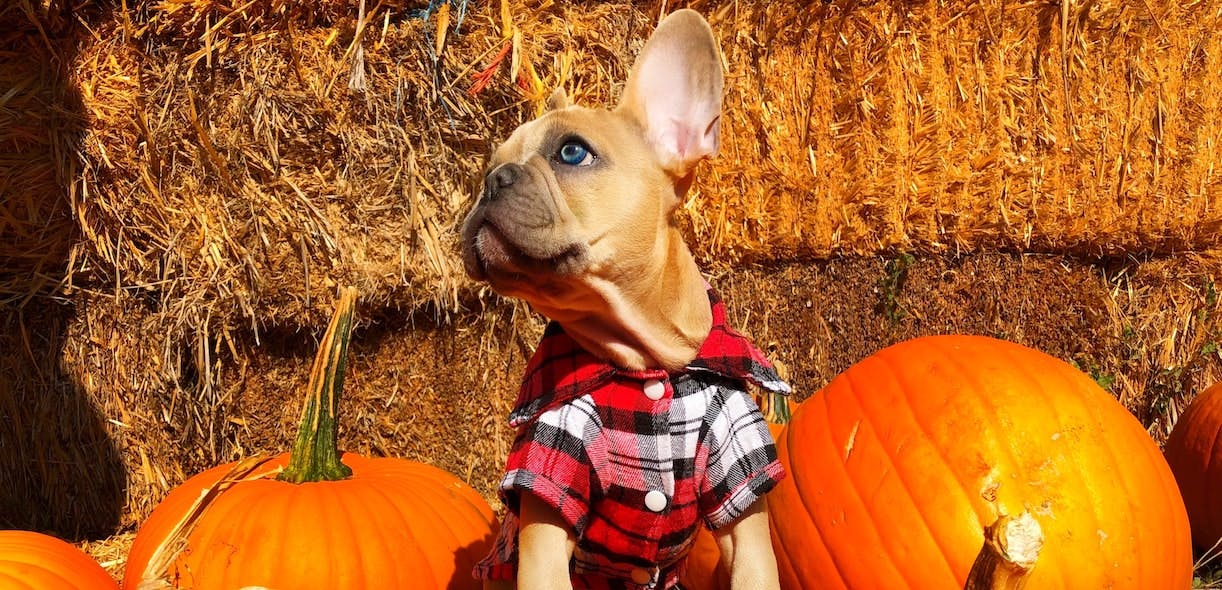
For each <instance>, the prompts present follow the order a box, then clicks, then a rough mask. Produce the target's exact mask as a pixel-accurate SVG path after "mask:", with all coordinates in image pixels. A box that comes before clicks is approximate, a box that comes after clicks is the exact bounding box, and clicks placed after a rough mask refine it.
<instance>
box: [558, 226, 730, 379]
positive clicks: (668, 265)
mask: <svg viewBox="0 0 1222 590" xmlns="http://www.w3.org/2000/svg"><path fill="white" fill-rule="evenodd" d="M665 236H666V238H667V239H666V243H664V244H661V245H660V247H661V249H660V251H659V254H661V255H662V256H663V259H664V263H663V264H660V265H654V266H652V267H651V269H650V270H649V271H647V272H641V273H639V274H636V275H634V276H620V277H616V278H615V279H614V280H608V279H606V278H599V277H594V278H591V279H590V280H589V282H587V286H588V288H589V289H590V290H591V291H592V293H593V295H594V296H595V297H597V298H599V299H601V300H602V301H604V302H605V307H603V308H602V309H601V310H600V311H598V312H591V313H587V314H581V315H577V316H573V317H568V318H565V320H562V321H560V325H561V326H562V327H564V329H565V332H566V333H568V334H569V336H571V337H572V338H573V340H575V341H576V342H577V343H578V344H579V345H581V347H582V348H585V349H586V350H587V351H589V352H590V353H592V354H594V355H595V356H597V357H599V358H602V359H604V360H606V361H608V362H610V363H611V364H613V365H615V366H617V367H620V368H623V369H630V370H643V369H663V370H667V371H678V370H681V369H683V368H684V367H685V366H686V365H687V364H688V363H689V362H691V361H692V360H693V359H694V358H695V357H696V354H697V353H698V352H699V350H700V346H701V344H703V343H704V340H705V338H706V337H707V336H708V334H709V330H710V329H711V328H712V323H713V316H712V310H711V308H710V306H709V296H708V286H707V283H706V282H705V280H704V277H703V276H702V275H701V274H700V269H699V268H698V267H697V266H696V262H695V260H693V259H692V255H691V253H690V251H689V250H688V248H687V245H686V244H685V243H684V242H683V239H682V237H681V236H680V235H679V232H678V230H677V229H674V228H670V230H669V231H667V232H666V233H665Z"/></svg>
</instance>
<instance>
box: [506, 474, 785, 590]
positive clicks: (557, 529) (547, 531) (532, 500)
mask: <svg viewBox="0 0 1222 590" xmlns="http://www.w3.org/2000/svg"><path fill="white" fill-rule="evenodd" d="M519 514H520V521H521V528H520V529H519V531H518V588H519V589H521V590H573V582H572V581H571V580H570V579H569V560H571V559H572V557H573V549H574V548H575V547H576V546H577V540H576V539H575V538H574V537H573V533H572V531H571V530H569V526H568V523H566V522H565V521H564V519H563V518H561V516H560V514H559V513H557V512H556V510H555V509H554V508H552V507H551V506H548V505H547V504H545V503H543V502H542V501H541V500H539V499H538V498H536V497H535V496H533V495H531V494H522V499H521V506H520V510H519ZM767 524H768V523H767V521H765V522H764V525H765V526H767ZM767 532H768V531H767V529H766V528H765V529H764V533H765V535H766V534H767Z"/></svg>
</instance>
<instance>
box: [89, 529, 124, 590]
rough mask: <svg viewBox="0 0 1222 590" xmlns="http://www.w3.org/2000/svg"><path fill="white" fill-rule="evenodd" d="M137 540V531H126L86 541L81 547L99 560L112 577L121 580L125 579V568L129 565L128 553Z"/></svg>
mask: <svg viewBox="0 0 1222 590" xmlns="http://www.w3.org/2000/svg"><path fill="white" fill-rule="evenodd" d="M135 540H136V533H134V532H126V533H118V534H115V535H111V536H109V537H106V538H104V539H97V540H92V541H84V542H82V543H81V544H80V545H79V547H80V549H81V551H84V552H85V554H86V555H88V556H89V557H92V558H93V560H94V561H96V562H98V564H99V565H101V566H102V569H105V570H106V572H107V573H109V574H110V577H112V578H114V579H115V581H120V580H122V579H123V569H124V568H125V567H126V566H127V554H128V553H130V552H131V548H132V542H133V541H135Z"/></svg>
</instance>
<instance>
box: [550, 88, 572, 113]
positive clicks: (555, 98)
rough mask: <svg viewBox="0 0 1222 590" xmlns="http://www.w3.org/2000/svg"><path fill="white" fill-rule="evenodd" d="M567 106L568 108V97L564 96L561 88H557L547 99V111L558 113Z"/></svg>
mask: <svg viewBox="0 0 1222 590" xmlns="http://www.w3.org/2000/svg"><path fill="white" fill-rule="evenodd" d="M567 106H569V95H568V94H565V92H564V87H563V86H561V87H559V88H557V89H556V90H555V91H553V92H552V95H551V96H549V97H548V98H547V110H549V111H558V110H560V109H563V108H564V107H567Z"/></svg>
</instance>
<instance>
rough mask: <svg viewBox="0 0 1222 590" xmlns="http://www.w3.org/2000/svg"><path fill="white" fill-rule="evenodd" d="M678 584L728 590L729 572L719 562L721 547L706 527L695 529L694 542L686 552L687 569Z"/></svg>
mask: <svg viewBox="0 0 1222 590" xmlns="http://www.w3.org/2000/svg"><path fill="white" fill-rule="evenodd" d="M679 585H681V586H683V587H684V588H691V589H692V590H730V572H728V571H726V568H725V566H723V565H722V564H721V549H720V548H719V547H717V540H716V539H714V538H713V533H710V532H709V530H708V529H706V528H704V527H700V529H699V530H698V531H696V542H695V543H694V544H693V545H692V549H691V551H689V552H688V554H687V570H686V571H684V572H683V576H682V577H681V578H680V579H679Z"/></svg>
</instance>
